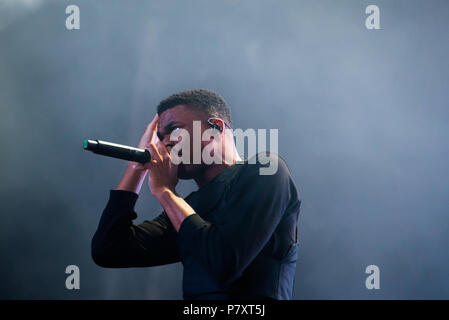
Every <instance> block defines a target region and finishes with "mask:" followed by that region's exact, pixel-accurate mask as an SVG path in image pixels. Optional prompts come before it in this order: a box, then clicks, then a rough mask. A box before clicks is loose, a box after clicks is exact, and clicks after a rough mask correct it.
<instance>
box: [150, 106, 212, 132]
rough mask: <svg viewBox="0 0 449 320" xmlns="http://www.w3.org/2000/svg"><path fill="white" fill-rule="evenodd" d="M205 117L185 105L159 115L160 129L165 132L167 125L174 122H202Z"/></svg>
mask: <svg viewBox="0 0 449 320" xmlns="http://www.w3.org/2000/svg"><path fill="white" fill-rule="evenodd" d="M203 117H204V115H202V114H201V112H199V111H198V110H195V109H194V108H188V107H186V106H184V105H178V106H176V107H173V108H170V109H167V110H165V111H164V112H162V113H161V114H160V115H159V121H158V128H159V129H160V130H163V129H164V128H165V127H166V126H167V125H169V124H170V123H173V122H177V123H184V124H186V123H188V122H191V121H193V120H201V119H202V118H203Z"/></svg>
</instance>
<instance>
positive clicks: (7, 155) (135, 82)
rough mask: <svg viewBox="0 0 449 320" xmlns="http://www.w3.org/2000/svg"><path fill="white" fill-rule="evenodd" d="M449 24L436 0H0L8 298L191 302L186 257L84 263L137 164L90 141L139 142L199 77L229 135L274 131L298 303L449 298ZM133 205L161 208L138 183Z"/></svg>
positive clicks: (448, 10)
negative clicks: (220, 101) (71, 273)
mask: <svg viewBox="0 0 449 320" xmlns="http://www.w3.org/2000/svg"><path fill="white" fill-rule="evenodd" d="M71 4H75V5H77V6H79V9H80V18H81V19H80V20H81V29H80V30H72V31H69V30H67V29H66V27H65V20H66V18H67V16H68V15H67V14H66V13H65V8H66V7H67V6H68V5H71ZM370 4H375V5H378V6H379V8H380V25H381V29H380V30H367V29H366V27H365V19H366V17H367V14H365V8H366V7H367V6H368V5H370ZM448 18H449V2H448V1H435V0H432V1H414V0H413V1H412V0H395V1H391V0H388V1H387V0H385V1H384V0H375V1H371V0H370V1H364V0H354V1H349V0H341V1H332V0H319V1H318V0H309V1H297V0H294V1H293V0H292V1H274V0H271V1H267V0H264V1H261V0H258V1H255V0H254V1H238V0H234V1H223V0H220V1H206V0H203V1H136V0H134V1H131V0H129V1H112V0H111V1H87V0H86V1H77V0H71V1H51V0H41V1H37V0H35V1H33V0H0V108H1V117H0V124H1V125H0V141H1V157H0V164H1V165H0V168H1V184H0V199H1V202H0V203H1V223H0V237H1V242H0V243H1V249H0V250H1V251H0V252H1V259H2V261H1V264H0V298H3V299H16V298H18V299H23V298H27V299H46V298H48V299H181V298H182V265H181V263H177V264H171V265H167V266H162V267H154V268H130V269H104V268H100V267H98V266H96V265H95V264H94V262H93V261H92V259H91V256H90V241H91V238H92V235H93V234H94V232H95V230H96V228H97V224H98V221H99V218H100V215H101V213H102V211H103V209H104V207H105V205H106V203H107V200H108V198H109V190H110V189H114V188H115V187H116V185H117V183H118V182H119V180H120V178H121V175H122V174H123V172H124V170H125V167H126V162H124V161H120V160H116V159H110V158H106V157H101V156H96V155H94V154H92V153H90V152H86V151H84V150H83V148H82V142H83V140H84V139H87V138H89V139H102V140H107V141H113V142H117V143H122V144H128V145H137V142H138V140H139V138H140V136H141V134H142V133H143V131H144V129H145V127H146V125H147V123H148V122H149V121H150V120H151V119H152V118H153V115H154V113H155V108H156V105H157V104H158V102H159V101H160V100H161V99H163V98H165V97H166V96H168V95H169V94H171V93H174V92H176V91H180V90H186V89H193V88H206V89H210V90H214V91H217V92H219V93H220V94H221V95H223V96H224V97H225V99H226V100H227V102H228V103H229V105H230V106H231V110H232V112H233V118H234V127H235V128H242V129H246V128H265V129H270V128H274V129H279V153H280V155H281V156H282V157H283V158H284V159H285V160H286V161H287V164H288V166H289V168H290V171H291V174H292V176H293V177H294V179H295V181H296V184H297V186H298V188H299V191H300V194H301V198H302V200H303V203H302V210H301V216H300V223H299V226H300V242H301V246H300V254H299V257H298V264H297V273H296V279H295V290H294V299H428V298H432V299H447V298H449V277H448V265H449V252H448V249H447V248H448V241H449V228H448V220H449V219H448V213H449V212H448V209H449V197H448V191H449V180H448V163H449V145H448V138H449V125H448V124H449V122H448V121H449V105H448V98H449V90H448V89H449V82H448V75H449V63H448V61H449V60H448V56H449V45H448V44H449V41H448V33H447V31H448V27H449V19H448ZM194 189H195V185H194V184H193V183H191V182H182V183H181V184H180V186H179V191H180V193H181V194H183V195H186V194H188V193H189V192H191V191H193V190H194ZM136 212H137V213H138V215H139V216H138V218H137V219H136V221H135V222H136V223H139V222H141V221H143V220H148V219H152V218H154V217H155V216H157V215H158V214H159V213H160V212H161V207H160V205H159V204H158V202H157V201H156V200H155V199H154V198H152V196H151V194H150V192H149V190H148V186H147V181H145V184H144V186H143V188H142V192H141V194H140V197H139V200H138V202H137V205H136ZM71 264H74V265H77V266H79V268H80V272H81V277H80V279H81V288H80V290H71V291H70V290H67V289H66V288H65V279H66V277H67V276H68V275H67V274H65V268H66V266H67V265H71ZM371 264H374V265H377V266H379V268H380V289H379V290H367V289H366V288H365V279H366V277H367V276H368V275H367V274H365V268H366V267H367V266H368V265H371Z"/></svg>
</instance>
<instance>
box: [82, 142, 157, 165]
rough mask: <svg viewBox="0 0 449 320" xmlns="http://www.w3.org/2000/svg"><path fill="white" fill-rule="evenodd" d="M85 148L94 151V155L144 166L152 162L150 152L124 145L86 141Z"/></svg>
mask: <svg viewBox="0 0 449 320" xmlns="http://www.w3.org/2000/svg"><path fill="white" fill-rule="evenodd" d="M83 147H84V150H88V151H92V152H93V153H96V154H100V155H102V156H107V157H112V158H117V159H122V160H128V161H134V162H139V163H142V164H144V163H146V162H148V161H150V160H151V155H150V152H149V151H148V150H146V149H139V148H133V147H129V146H125V145H123V144H117V143H112V142H107V141H102V140H89V139H86V140H84V143H83Z"/></svg>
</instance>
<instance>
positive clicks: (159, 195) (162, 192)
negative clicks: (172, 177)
mask: <svg viewBox="0 0 449 320" xmlns="http://www.w3.org/2000/svg"><path fill="white" fill-rule="evenodd" d="M153 196H154V197H155V198H156V199H157V200H158V201H159V202H160V203H161V204H162V202H166V201H167V200H169V199H170V198H172V197H173V196H177V194H176V190H174V189H171V188H168V187H166V188H161V189H158V190H155V191H154V192H153Z"/></svg>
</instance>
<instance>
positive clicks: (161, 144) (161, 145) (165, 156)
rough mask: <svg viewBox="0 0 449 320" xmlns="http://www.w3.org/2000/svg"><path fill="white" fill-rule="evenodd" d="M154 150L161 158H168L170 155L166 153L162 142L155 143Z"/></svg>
mask: <svg viewBox="0 0 449 320" xmlns="http://www.w3.org/2000/svg"><path fill="white" fill-rule="evenodd" d="M156 148H157V150H158V151H159V154H160V155H161V156H162V157H163V158H170V154H169V153H168V150H167V148H166V147H165V145H164V143H163V142H162V141H157V142H156Z"/></svg>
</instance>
